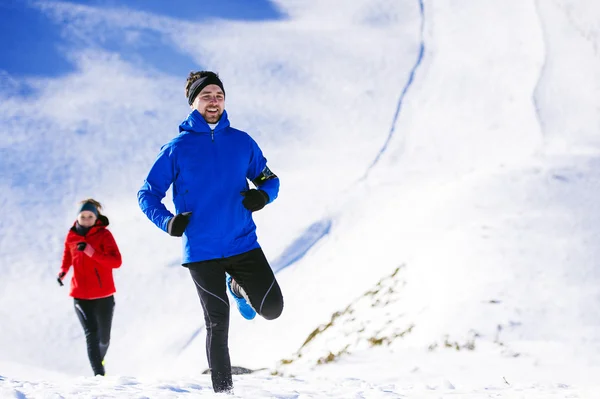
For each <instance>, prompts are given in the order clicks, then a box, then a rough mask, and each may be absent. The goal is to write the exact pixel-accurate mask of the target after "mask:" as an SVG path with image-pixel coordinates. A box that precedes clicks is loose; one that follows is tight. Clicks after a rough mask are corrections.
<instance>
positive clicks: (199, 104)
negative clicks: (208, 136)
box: [192, 85, 225, 123]
mask: <svg viewBox="0 0 600 399" xmlns="http://www.w3.org/2000/svg"><path fill="white" fill-rule="evenodd" d="M192 108H193V109H195V110H197V111H198V112H200V115H202V116H203V117H204V120H205V121H206V122H208V123H217V122H218V121H219V119H220V118H221V115H223V110H224V109H225V94H224V93H223V90H221V88H220V87H219V86H217V85H208V86H206V87H205V88H204V89H202V91H201V92H200V93H199V94H198V95H197V96H196V98H195V99H194V102H193V103H192Z"/></svg>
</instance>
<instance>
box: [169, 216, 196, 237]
mask: <svg viewBox="0 0 600 399" xmlns="http://www.w3.org/2000/svg"><path fill="white" fill-rule="evenodd" d="M191 216H192V212H183V213H179V214H177V215H175V217H172V218H171V220H169V224H168V225H167V233H169V234H170V235H172V236H173V237H181V236H182V235H183V232H184V231H185V228H186V227H187V225H188V223H189V222H190V217H191Z"/></svg>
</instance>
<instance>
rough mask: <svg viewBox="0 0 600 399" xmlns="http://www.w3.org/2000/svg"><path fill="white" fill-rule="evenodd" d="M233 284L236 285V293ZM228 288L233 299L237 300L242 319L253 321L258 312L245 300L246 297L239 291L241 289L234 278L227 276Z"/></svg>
mask: <svg viewBox="0 0 600 399" xmlns="http://www.w3.org/2000/svg"><path fill="white" fill-rule="evenodd" d="M232 282H233V284H234V285H235V287H234V288H235V291H234V288H232V287H231V285H232ZM227 288H228V289H229V292H230V293H231V296H233V299H235V302H236V304H237V308H238V310H239V311H240V314H241V315H242V317H243V318H244V319H246V320H252V319H253V318H254V317H256V310H254V309H253V308H252V306H251V305H250V304H249V303H248V301H247V300H246V298H244V296H243V295H241V293H240V291H239V290H240V289H241V287H240V286H239V285H238V284H237V283H236V282H235V280H233V278H232V277H231V276H230V275H227Z"/></svg>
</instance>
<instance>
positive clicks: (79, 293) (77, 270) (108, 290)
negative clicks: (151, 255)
mask: <svg viewBox="0 0 600 399" xmlns="http://www.w3.org/2000/svg"><path fill="white" fill-rule="evenodd" d="M106 226H108V218H107V217H106V216H104V215H100V216H99V217H98V220H97V221H96V224H95V225H94V226H92V228H90V230H89V231H88V232H87V234H86V235H85V236H81V235H79V234H78V233H77V232H76V230H75V224H73V227H71V230H69V233H68V234H67V238H66V239H65V252H64V254H63V260H62V266H61V268H60V270H61V271H62V272H64V273H65V274H66V273H67V272H68V271H69V269H70V268H71V266H73V278H72V279H71V292H70V293H69V295H71V296H72V297H73V298H78V299H97V298H105V297H108V296H111V295H112V294H114V293H115V292H116V290H115V283H114V280H113V275H112V270H113V269H116V268H118V267H120V266H121V253H120V252H119V248H118V247H117V243H116V242H115V239H114V238H113V236H112V234H111V233H110V231H108V230H107V229H106ZM80 242H86V243H87V244H88V246H91V247H92V248H93V249H94V252H93V255H92V256H88V255H87V254H86V253H85V252H83V251H78V250H77V244H78V243H80ZM86 252H88V253H89V252H90V250H88V251H86Z"/></svg>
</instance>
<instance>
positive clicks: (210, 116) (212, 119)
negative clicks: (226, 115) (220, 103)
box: [201, 110, 223, 123]
mask: <svg viewBox="0 0 600 399" xmlns="http://www.w3.org/2000/svg"><path fill="white" fill-rule="evenodd" d="M201 115H202V117H204V120H205V121H206V122H207V123H217V122H218V121H219V119H221V115H223V111H222V110H219V111H217V112H208V111H206V110H205V111H204V112H203V113H201Z"/></svg>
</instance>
